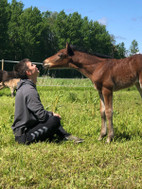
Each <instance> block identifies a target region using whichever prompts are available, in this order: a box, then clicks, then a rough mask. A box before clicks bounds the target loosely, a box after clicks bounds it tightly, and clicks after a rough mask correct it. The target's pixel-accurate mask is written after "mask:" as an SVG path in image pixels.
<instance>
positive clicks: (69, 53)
mask: <svg viewBox="0 0 142 189" xmlns="http://www.w3.org/2000/svg"><path fill="white" fill-rule="evenodd" d="M66 50H67V54H68V55H69V56H73V55H74V52H73V50H72V48H71V47H70V45H69V44H68V43H66Z"/></svg>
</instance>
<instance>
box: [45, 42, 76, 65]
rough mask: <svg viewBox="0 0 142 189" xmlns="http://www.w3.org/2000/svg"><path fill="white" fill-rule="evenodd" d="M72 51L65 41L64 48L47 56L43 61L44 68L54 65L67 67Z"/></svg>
mask: <svg viewBox="0 0 142 189" xmlns="http://www.w3.org/2000/svg"><path fill="white" fill-rule="evenodd" d="M73 55H74V52H73V50H72V48H71V47H70V45H69V44H68V43H67V44H66V48H65V49H62V50H60V51H59V52H58V53H56V54H55V55H53V56H51V57H49V58H47V59H45V60H44V62H43V66H44V68H54V67H56V68H57V67H69V65H68V64H69V63H70V62H71V60H72V56H73Z"/></svg>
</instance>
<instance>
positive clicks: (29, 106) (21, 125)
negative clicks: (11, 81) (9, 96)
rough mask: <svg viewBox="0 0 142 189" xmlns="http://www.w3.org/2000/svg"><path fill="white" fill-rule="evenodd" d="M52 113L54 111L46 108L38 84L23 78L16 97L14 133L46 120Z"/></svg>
mask: <svg viewBox="0 0 142 189" xmlns="http://www.w3.org/2000/svg"><path fill="white" fill-rule="evenodd" d="M52 115H53V113H52V112H48V111H46V110H44V107H43V105H42V104H41V100H40V97H39V94H38V92H37V89H36V85H35V84H34V83H33V82H32V81H31V80H29V79H24V80H21V81H20V82H19V83H18V85H17V92H16V98H15V117H14V123H13V125H12V129H13V131H14V133H15V134H16V133H17V131H18V133H21V132H23V131H25V130H27V129H30V128H32V127H33V126H35V125H36V124H38V123H39V122H45V121H47V120H48V118H49V117H50V116H52Z"/></svg>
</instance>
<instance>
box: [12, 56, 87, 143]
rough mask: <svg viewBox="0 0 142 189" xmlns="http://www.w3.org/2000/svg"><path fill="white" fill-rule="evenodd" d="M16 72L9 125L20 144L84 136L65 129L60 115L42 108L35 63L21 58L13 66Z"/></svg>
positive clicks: (76, 139) (75, 139) (76, 140)
mask: <svg viewBox="0 0 142 189" xmlns="http://www.w3.org/2000/svg"><path fill="white" fill-rule="evenodd" d="M15 71H16V72H17V74H18V77H19V78H20V82H19V83H18V85H17V92H16V97H15V115H14V123H13V125H12V129H13V132H14V135H15V141H17V142H18V143H21V144H31V143H33V142H38V141H46V140H49V141H52V139H53V138H54V137H55V136H57V138H58V139H59V140H64V139H65V140H71V141H74V142H75V143H81V142H83V139H80V138H78V137H75V136H73V135H71V134H69V133H67V132H66V131H65V130H64V128H63V127H62V126H61V123H60V120H61V116H60V115H59V114H57V113H54V112H50V111H46V110H45V109H44V107H43V105H42V103H41V100H40V97H39V94H38V92H37V89H36V82H37V76H38V74H39V70H38V68H37V67H36V65H35V64H33V63H32V62H31V61H30V60H29V59H23V60H21V61H20V62H19V63H18V64H17V65H16V66H15Z"/></svg>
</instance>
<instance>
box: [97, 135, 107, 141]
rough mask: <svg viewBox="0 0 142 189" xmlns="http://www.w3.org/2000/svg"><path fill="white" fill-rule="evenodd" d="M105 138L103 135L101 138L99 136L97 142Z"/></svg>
mask: <svg viewBox="0 0 142 189" xmlns="http://www.w3.org/2000/svg"><path fill="white" fill-rule="evenodd" d="M105 136H106V135H103V136H102V135H100V136H99V138H98V141H101V140H103V138H104V137H105Z"/></svg>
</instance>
